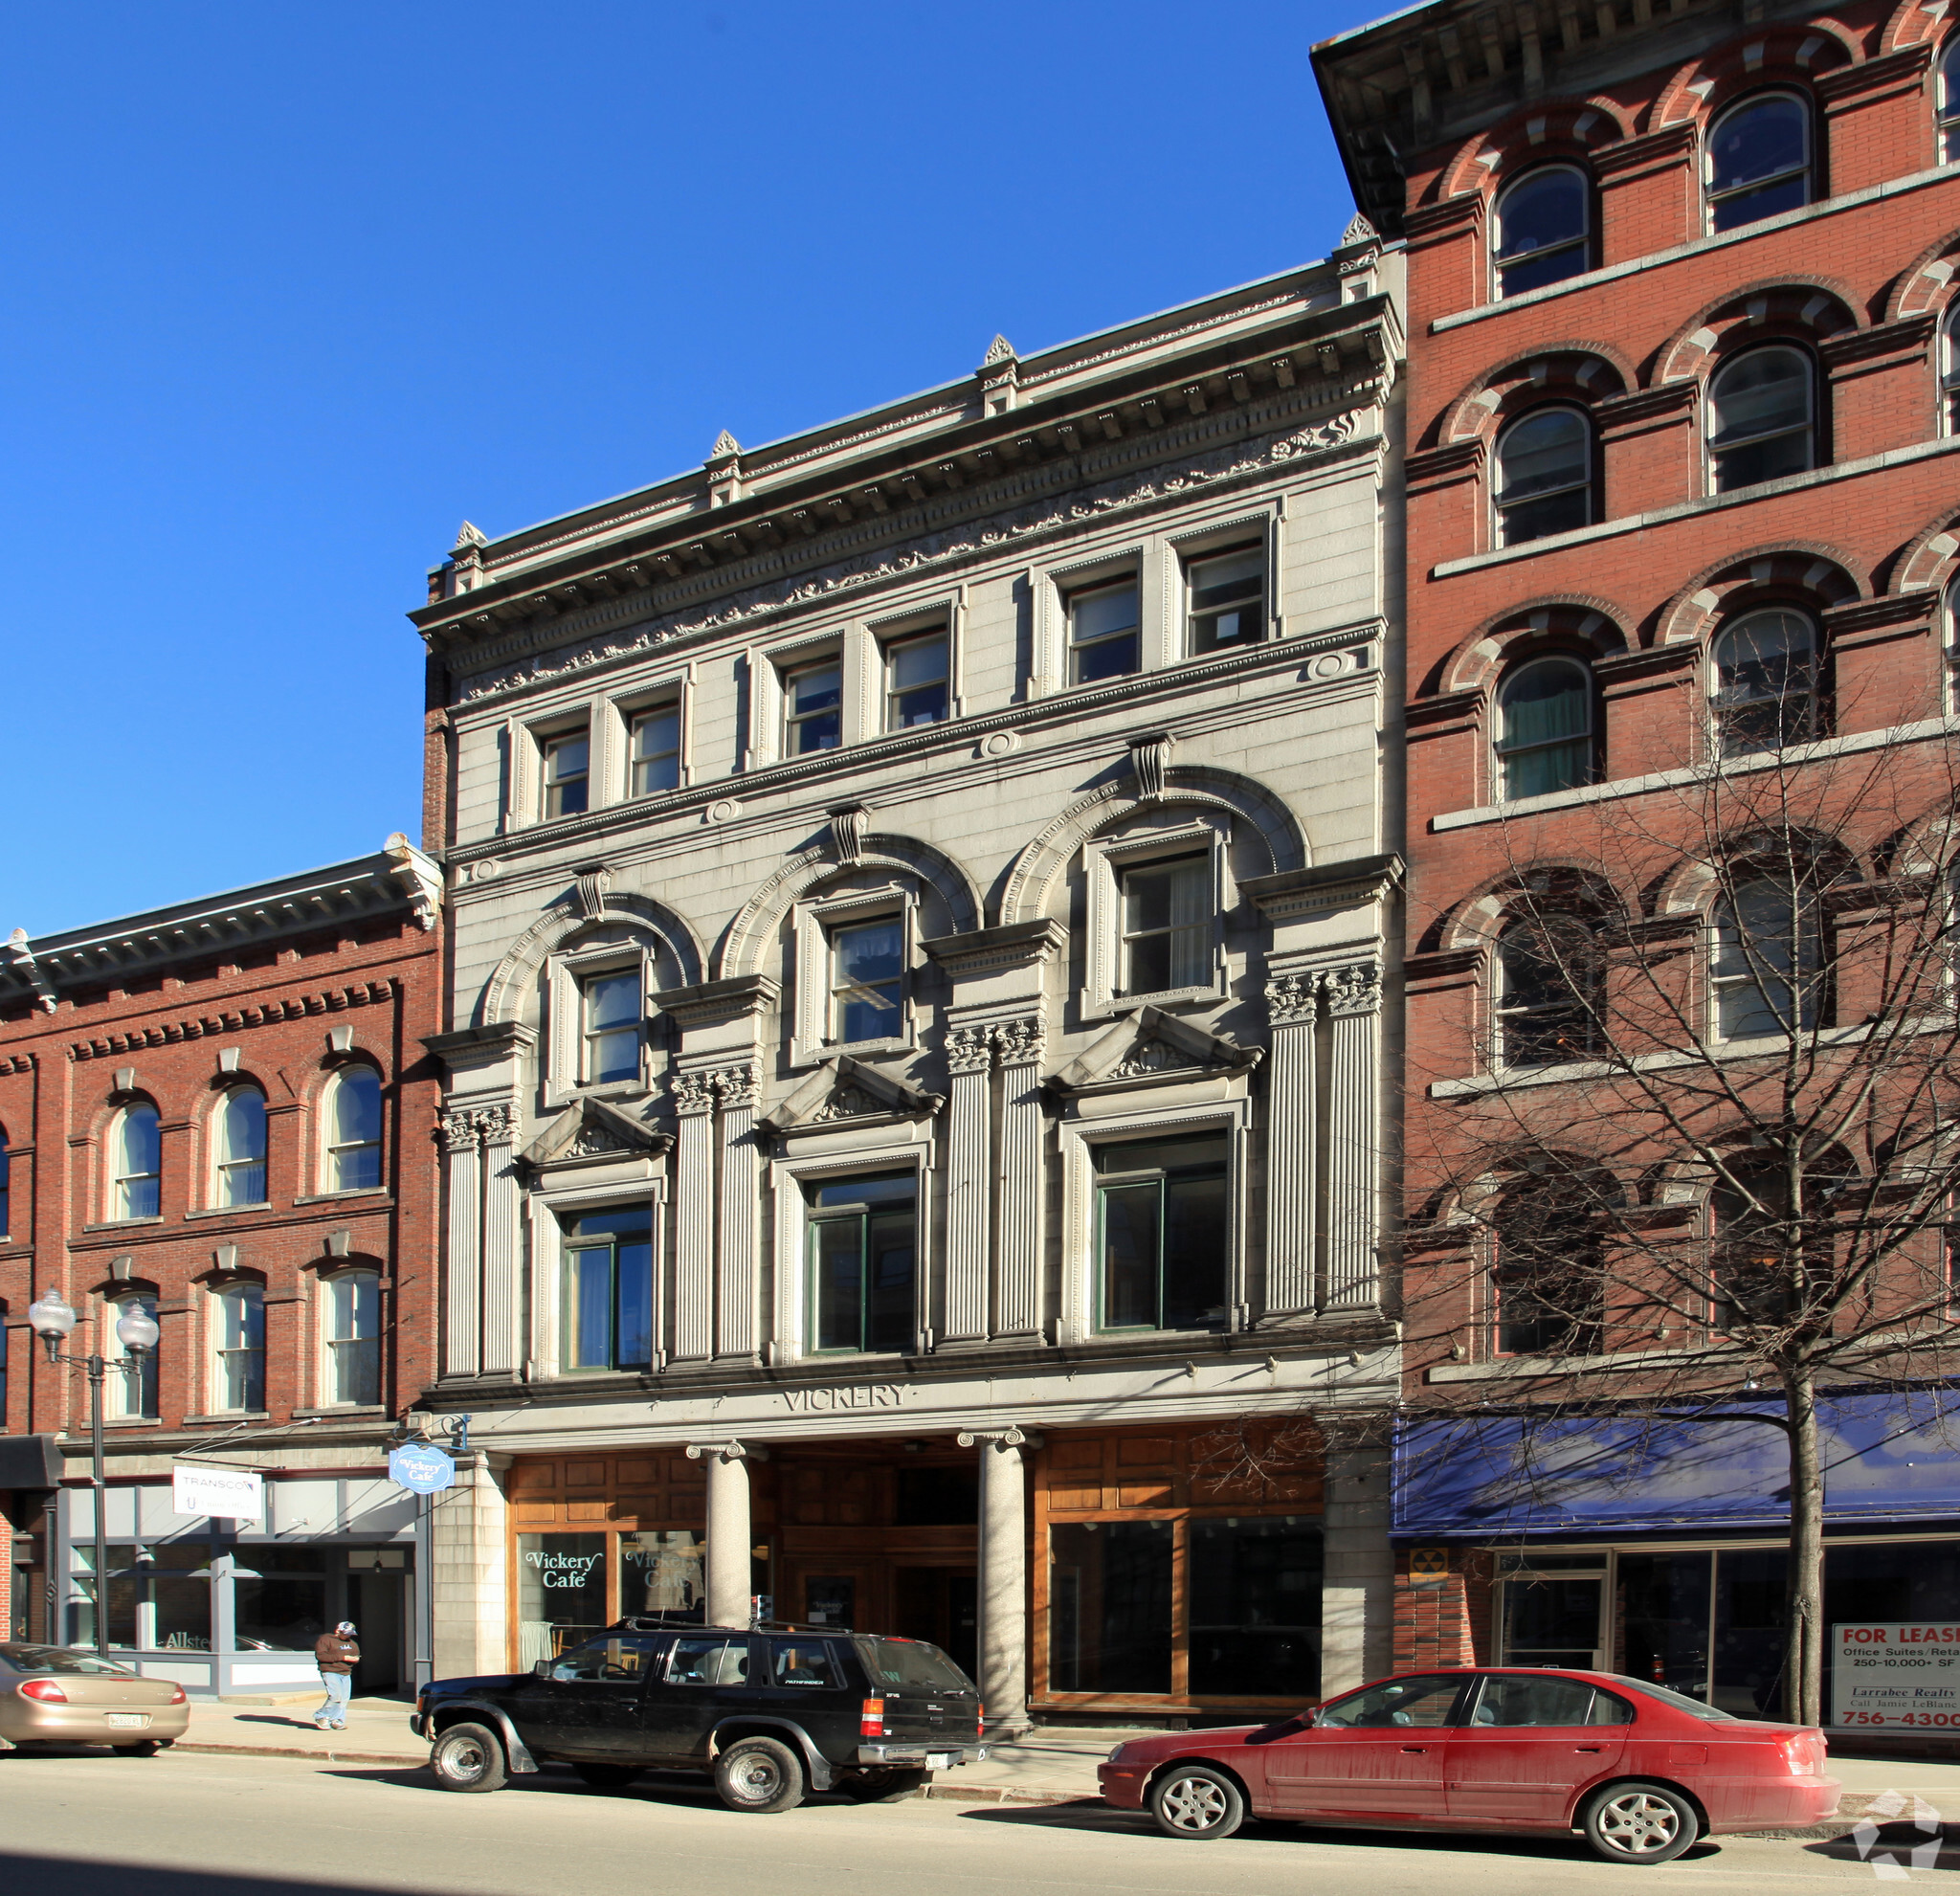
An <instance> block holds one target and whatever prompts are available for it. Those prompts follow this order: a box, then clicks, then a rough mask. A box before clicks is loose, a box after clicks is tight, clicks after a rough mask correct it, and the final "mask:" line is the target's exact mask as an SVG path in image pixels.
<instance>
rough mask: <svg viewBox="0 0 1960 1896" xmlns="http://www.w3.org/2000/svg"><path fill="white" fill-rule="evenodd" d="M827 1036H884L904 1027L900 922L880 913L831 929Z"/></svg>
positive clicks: (847, 1038) (852, 1039)
mask: <svg viewBox="0 0 1960 1896" xmlns="http://www.w3.org/2000/svg"><path fill="white" fill-rule="evenodd" d="M830 948H831V953H830V962H831V1019H830V1029H831V1031H830V1037H831V1038H832V1039H833V1040H835V1041H839V1042H842V1043H843V1044H845V1045H850V1044H852V1043H854V1042H856V1041H859V1040H888V1039H892V1038H895V1037H897V1036H899V1035H901V1034H902V1033H903V1032H904V1028H905V922H904V918H903V916H902V915H880V916H879V917H878V918H877V919H876V920H874V921H870V922H853V923H849V924H846V925H845V926H840V927H836V928H833V929H832V930H831V938H830Z"/></svg>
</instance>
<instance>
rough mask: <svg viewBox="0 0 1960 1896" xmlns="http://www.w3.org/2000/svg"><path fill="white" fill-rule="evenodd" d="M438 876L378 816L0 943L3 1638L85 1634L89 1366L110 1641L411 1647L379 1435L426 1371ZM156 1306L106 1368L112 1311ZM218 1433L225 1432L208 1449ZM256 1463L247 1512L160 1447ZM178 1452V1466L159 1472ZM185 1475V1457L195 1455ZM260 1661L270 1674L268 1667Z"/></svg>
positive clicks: (233, 1653) (236, 1674)
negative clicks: (46, 1298)
mask: <svg viewBox="0 0 1960 1896" xmlns="http://www.w3.org/2000/svg"><path fill="white" fill-rule="evenodd" d="M440 901H441V878H440V872H439V870H438V869H437V867H436V865H435V864H434V862H433V861H431V860H430V859H428V858H427V857H425V856H423V855H422V854H421V852H420V851H419V850H416V849H414V848H412V847H411V846H410V845H409V844H408V843H407V842H406V841H405V840H404V839H403V838H401V837H400V836H396V837H393V838H391V839H390V842H389V845H388V847H387V848H386V849H384V850H382V851H380V852H378V853H376V854H375V855H372V856H368V857H362V858H358V859H354V860H352V861H348V862H339V863H334V864H332V865H330V866H329V867H327V868H324V869H320V870H315V871H311V872H308V873H305V874H301V875H296V876H288V877H283V878H281V879H279V880H278V881H272V882H266V883H262V884H259V885H257V886H256V887H253V888H247V889H238V890H234V891H231V892H229V893H227V894H225V895H221V896H216V897H212V898H210V899H208V900H203V901H197V902H188V903H177V904H173V905H172V906H170V907H167V908H163V909H158V910H155V911H152V912H150V913H148V914H143V915H134V916H125V917H123V918H120V919H118V920H117V921H114V922H111V923H106V924H103V925H100V926H91V927H84V928H75V929H69V930H65V931H63V932H61V933H57V934H50V935H46V936H42V937H38V938H35V939H33V940H30V939H29V938H28V937H27V936H26V935H25V934H24V933H22V932H18V931H16V933H15V934H14V935H13V936H12V937H11V940H8V941H6V942H5V943H0V1322H4V1330H0V1339H4V1342H0V1392H4V1394H0V1515H4V1517H5V1519H6V1522H7V1524H8V1526H9V1527H10V1528H11V1559H10V1561H9V1562H8V1563H7V1564H6V1565H5V1566H4V1567H0V1615H4V1623H5V1625H6V1627H7V1629H8V1635H9V1636H11V1637H16V1638H35V1639H38V1638H50V1639H70V1640H75V1641H78V1642H87V1641H92V1640H93V1639H94V1621H93V1604H92V1600H93V1593H94V1587H93V1581H92V1578H91V1569H92V1565H93V1558H94V1546H93V1539H94V1526H93V1517H92V1513H91V1506H92V1501H91V1488H90V1483H89V1468H90V1461H89V1454H90V1446H89V1443H90V1401H89V1384H88V1379H87V1376H86V1373H85V1372H82V1371H79V1370H75V1369H71V1368H68V1367H64V1366H58V1365H54V1366H51V1365H50V1364H49V1363H48V1362H47V1361H46V1359H45V1356H44V1354H43V1350H42V1347H41V1345H40V1343H39V1342H38V1341H37V1339H36V1338H35V1337H34V1335H33V1332H32V1330H31V1329H30V1327H29V1321H28V1308H29V1305H30V1304H31V1303H32V1302H33V1300H34V1299H35V1298H36V1297H38V1296H41V1295H42V1294H44V1293H45V1292H47V1291H50V1290H54V1291H57V1292H59V1293H60V1295H61V1296H62V1298H63V1299H64V1300H65V1301H66V1303H67V1304H68V1305H70V1306H71V1307H72V1309H73V1310H74V1311H75V1313H76V1316H77V1323H76V1327H75V1329H74V1331H73V1334H72V1335H71V1337H70V1340H69V1343H68V1345H67V1350H68V1352H69V1353H70V1354H72V1355H74V1356H76V1357H78V1358H81V1357H86V1356H88V1355H90V1354H92V1353H100V1354H101V1355H103V1356H106V1357H110V1358H116V1359H118V1361H117V1362H116V1363H115V1364H112V1366H111V1368H110V1369H109V1371H108V1372H107V1374H106V1376H105V1379H104V1384H103V1397H104V1409H105V1434H106V1438H107V1444H108V1455H107V1479H108V1499H107V1504H106V1509H105V1517H104V1518H105V1522H106V1528H107V1532H108V1536H109V1539H110V1542H111V1546H110V1548H109V1560H110V1567H109V1584H108V1595H107V1597H108V1630H109V1636H110V1639H111V1641H112V1642H113V1643H114V1645H115V1646H116V1647H118V1648H119V1649H121V1650H124V1651H126V1652H127V1654H128V1656H129V1657H130V1658H131V1660H132V1662H134V1663H136V1664H137V1665H139V1666H140V1667H141V1668H142V1669H143V1670H145V1671H146V1672H155V1673H159V1674H163V1675H165V1676H169V1677H173V1678H176V1679H179V1680H180V1681H181V1682H182V1683H183V1684H185V1685H186V1687H187V1689H189V1690H191V1691H192V1692H194V1693H199V1694H230V1695H244V1696H251V1695H253V1694H255V1693H262V1692H266V1691H276V1690H278V1689H280V1688H282V1687H284V1688H287V1689H291V1688H292V1686H293V1684H294V1683H295V1682H296V1681H297V1682H298V1683H299V1684H306V1683H309V1682H310V1681H311V1680H312V1678H313V1677H314V1672H313V1666H312V1662H311V1654H310V1648H311V1644H312V1640H313V1639H314V1638H315V1637H316V1636H317V1634H318V1633H319V1632H320V1631H321V1630H323V1628H324V1627H326V1626H331V1625H332V1624H333V1622H334V1621H335V1620H336V1619H337V1618H340V1617H350V1618H354V1619H355V1620H357V1621H359V1622H361V1623H363V1625H364V1628H365V1633H366V1637H364V1639H363V1645H364V1650H365V1653H366V1659H365V1672H364V1677H363V1679H362V1681H361V1684H363V1685H364V1687H365V1688H367V1689H369V1690H375V1689H387V1688H389V1687H390V1686H391V1685H394V1684H398V1683H401V1682H403V1681H405V1680H406V1679H407V1677H408V1676H409V1675H408V1671H407V1668H408V1666H409V1664H410V1663H411V1661H412V1638H413V1610H414V1599H413V1593H412V1578H413V1575H414V1573H415V1571H416V1560H415V1545H414V1541H415V1509H414V1505H413V1502H412V1498H411V1497H407V1496H405V1495H404V1494H403V1493H402V1491H401V1490H399V1489H395V1488H392V1487H390V1484H389V1483H388V1482H387V1479H386V1471H385V1468H384V1466H383V1461H384V1456H383V1451H382V1448H381V1442H382V1439H383V1438H384V1437H385V1436H386V1435H387V1433H388V1432H389V1430H390V1427H391V1426H392V1423H393V1419H394V1417H395V1416H398V1415H400V1414H401V1413H402V1412H403V1411H404V1410H405V1409H407V1407H408V1406H409V1405H410V1403H412V1401H413V1400H414V1398H415V1396H416V1395H417V1394H419V1393H420V1392H421V1390H422V1389H423V1387H424V1386H425V1385H426V1384H428V1383H430V1382H433V1381H434V1375H435V1366H434V1353H433V1352H434V1338H435V1321H436V1318H435V1303H436V1274H435V1261H436V1260H435V1244H436V1208H435V1191H436V1172H435V1167H434V1162H433V1157H432V1147H431V1143H430V1142H431V1138H432V1134H433V1128H434V1117H435V1096H436V1081H435V1077H434V1072H433V1070H432V1068H431V1066H430V1062H429V1060H428V1057H427V1056H426V1054H425V1053H424V1051H423V1047H422V1040H423V1037H424V1036H426V1035H428V1034H431V1033H433V1032H434V1031H435V1029H436V1028H437V1027H438V1025H439V1024H440V999H441V981H442V964H441V933H440V928H439V922H440V916H441V908H440ZM131 1308H136V1309H141V1310H142V1311H144V1312H145V1313H146V1314H148V1315H151V1316H153V1317H154V1319H155V1321H156V1323H157V1324H158V1326H159V1327H160V1330H161V1338H160V1342H159V1345H158V1347H157V1349H156V1350H155V1351H154V1352H153V1353H152V1354H151V1355H150V1356H149V1357H148V1358H147V1359H146V1360H143V1361H141V1362H140V1363H139V1366H138V1368H137V1370H136V1371H135V1372H133V1373H132V1372H126V1371H125V1370H123V1368H122V1367H121V1358H122V1349H121V1346H120V1345H119V1343H118V1342H117V1339H116V1330H115V1326H116V1323H117V1320H118V1317H119V1315H121V1314H122V1313H123V1311H124V1310H126V1309H131ZM220 1444H222V1446H220ZM198 1456H208V1457H212V1458H214V1461H215V1463H216V1464H217V1465H223V1464H228V1463H229V1464H233V1465H235V1466H245V1467H253V1468H257V1469H260V1470H262V1471H263V1479H264V1490H263V1506H262V1509H261V1512H260V1513H259V1515H258V1516H257V1517H256V1518H250V1517H247V1518H240V1519H237V1520H235V1521H234V1520H231V1519H227V1518H222V1517H220V1518H211V1517H207V1516H202V1515H196V1516H191V1515H180V1514H178V1513H177V1512H176V1511H175V1507H174V1506H173V1498H172V1488H171V1469H172V1466H173V1464H175V1463H177V1462H179V1461H187V1458H195V1457H198ZM187 1465H189V1462H188V1461H187ZM206 1465H212V1463H211V1462H207V1464H206ZM287 1675H292V1676H291V1677H290V1678H289V1677H288V1676H287Z"/></svg>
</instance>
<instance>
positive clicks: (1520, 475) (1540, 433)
mask: <svg viewBox="0 0 1960 1896" xmlns="http://www.w3.org/2000/svg"><path fill="white" fill-rule="evenodd" d="M1494 498H1495V500H1496V502H1497V528H1498V540H1499V543H1500V544H1501V545H1503V546H1524V545H1525V544H1526V542H1527V541H1532V540H1542V539H1544V538H1545V537H1546V535H1547V534H1550V533H1569V532H1570V531H1571V530H1572V528H1574V527H1577V526H1590V525H1591V524H1593V428H1592V424H1591V423H1590V422H1588V421H1587V419H1586V417H1585V416H1584V415H1583V414H1581V413H1579V411H1578V410H1577V409H1571V408H1541V409H1534V410H1533V411H1532V412H1531V413H1529V414H1526V415H1522V416H1520V417H1519V419H1518V420H1516V421H1514V422H1512V424H1511V425H1510V426H1509V427H1508V428H1506V429H1505V430H1504V432H1503V434H1502V435H1499V436H1498V443H1497V480H1496V482H1495V495H1494Z"/></svg>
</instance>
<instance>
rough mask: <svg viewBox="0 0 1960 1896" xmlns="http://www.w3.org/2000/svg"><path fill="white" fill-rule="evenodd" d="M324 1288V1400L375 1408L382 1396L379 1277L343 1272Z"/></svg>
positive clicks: (328, 1280)
mask: <svg viewBox="0 0 1960 1896" xmlns="http://www.w3.org/2000/svg"><path fill="white" fill-rule="evenodd" d="M325 1290H326V1399H327V1401H328V1402H330V1403H355V1404H359V1405H361V1406H363V1407H368V1408H371V1407H372V1406H373V1405H374V1404H375V1403H378V1402H379V1401H380V1400H381V1279H380V1278H379V1277H377V1276H376V1275H375V1274H374V1272H372V1271H342V1272H341V1273H340V1275H339V1276H338V1277H330V1278H328V1279H327V1281H326V1284H325Z"/></svg>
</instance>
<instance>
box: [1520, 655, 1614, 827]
mask: <svg viewBox="0 0 1960 1896" xmlns="http://www.w3.org/2000/svg"><path fill="white" fill-rule="evenodd" d="M1497 709H1498V729H1497V757H1498V770H1499V774H1500V777H1501V778H1502V787H1501V789H1500V792H1499V794H1500V795H1502V796H1503V797H1505V798H1507V799H1508V798H1512V797H1520V796H1547V795H1549V794H1550V793H1551V792H1554V791H1561V790H1576V789H1577V788H1578V787H1579V786H1580V785H1582V784H1590V783H1591V782H1592V781H1593V674H1592V672H1591V671H1590V670H1589V669H1588V668H1587V667H1586V666H1585V665H1583V664H1581V663H1580V662H1579V661H1578V659H1576V658H1539V659H1536V660H1534V661H1533V662H1532V663H1530V664H1528V665H1524V666H1521V667H1520V668H1519V669H1518V670H1517V671H1515V672H1513V673H1512V674H1511V676H1510V677H1509V678H1507V679H1506V680H1504V682H1503V688H1502V689H1501V690H1500V691H1499V692H1498V698H1497Z"/></svg>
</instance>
